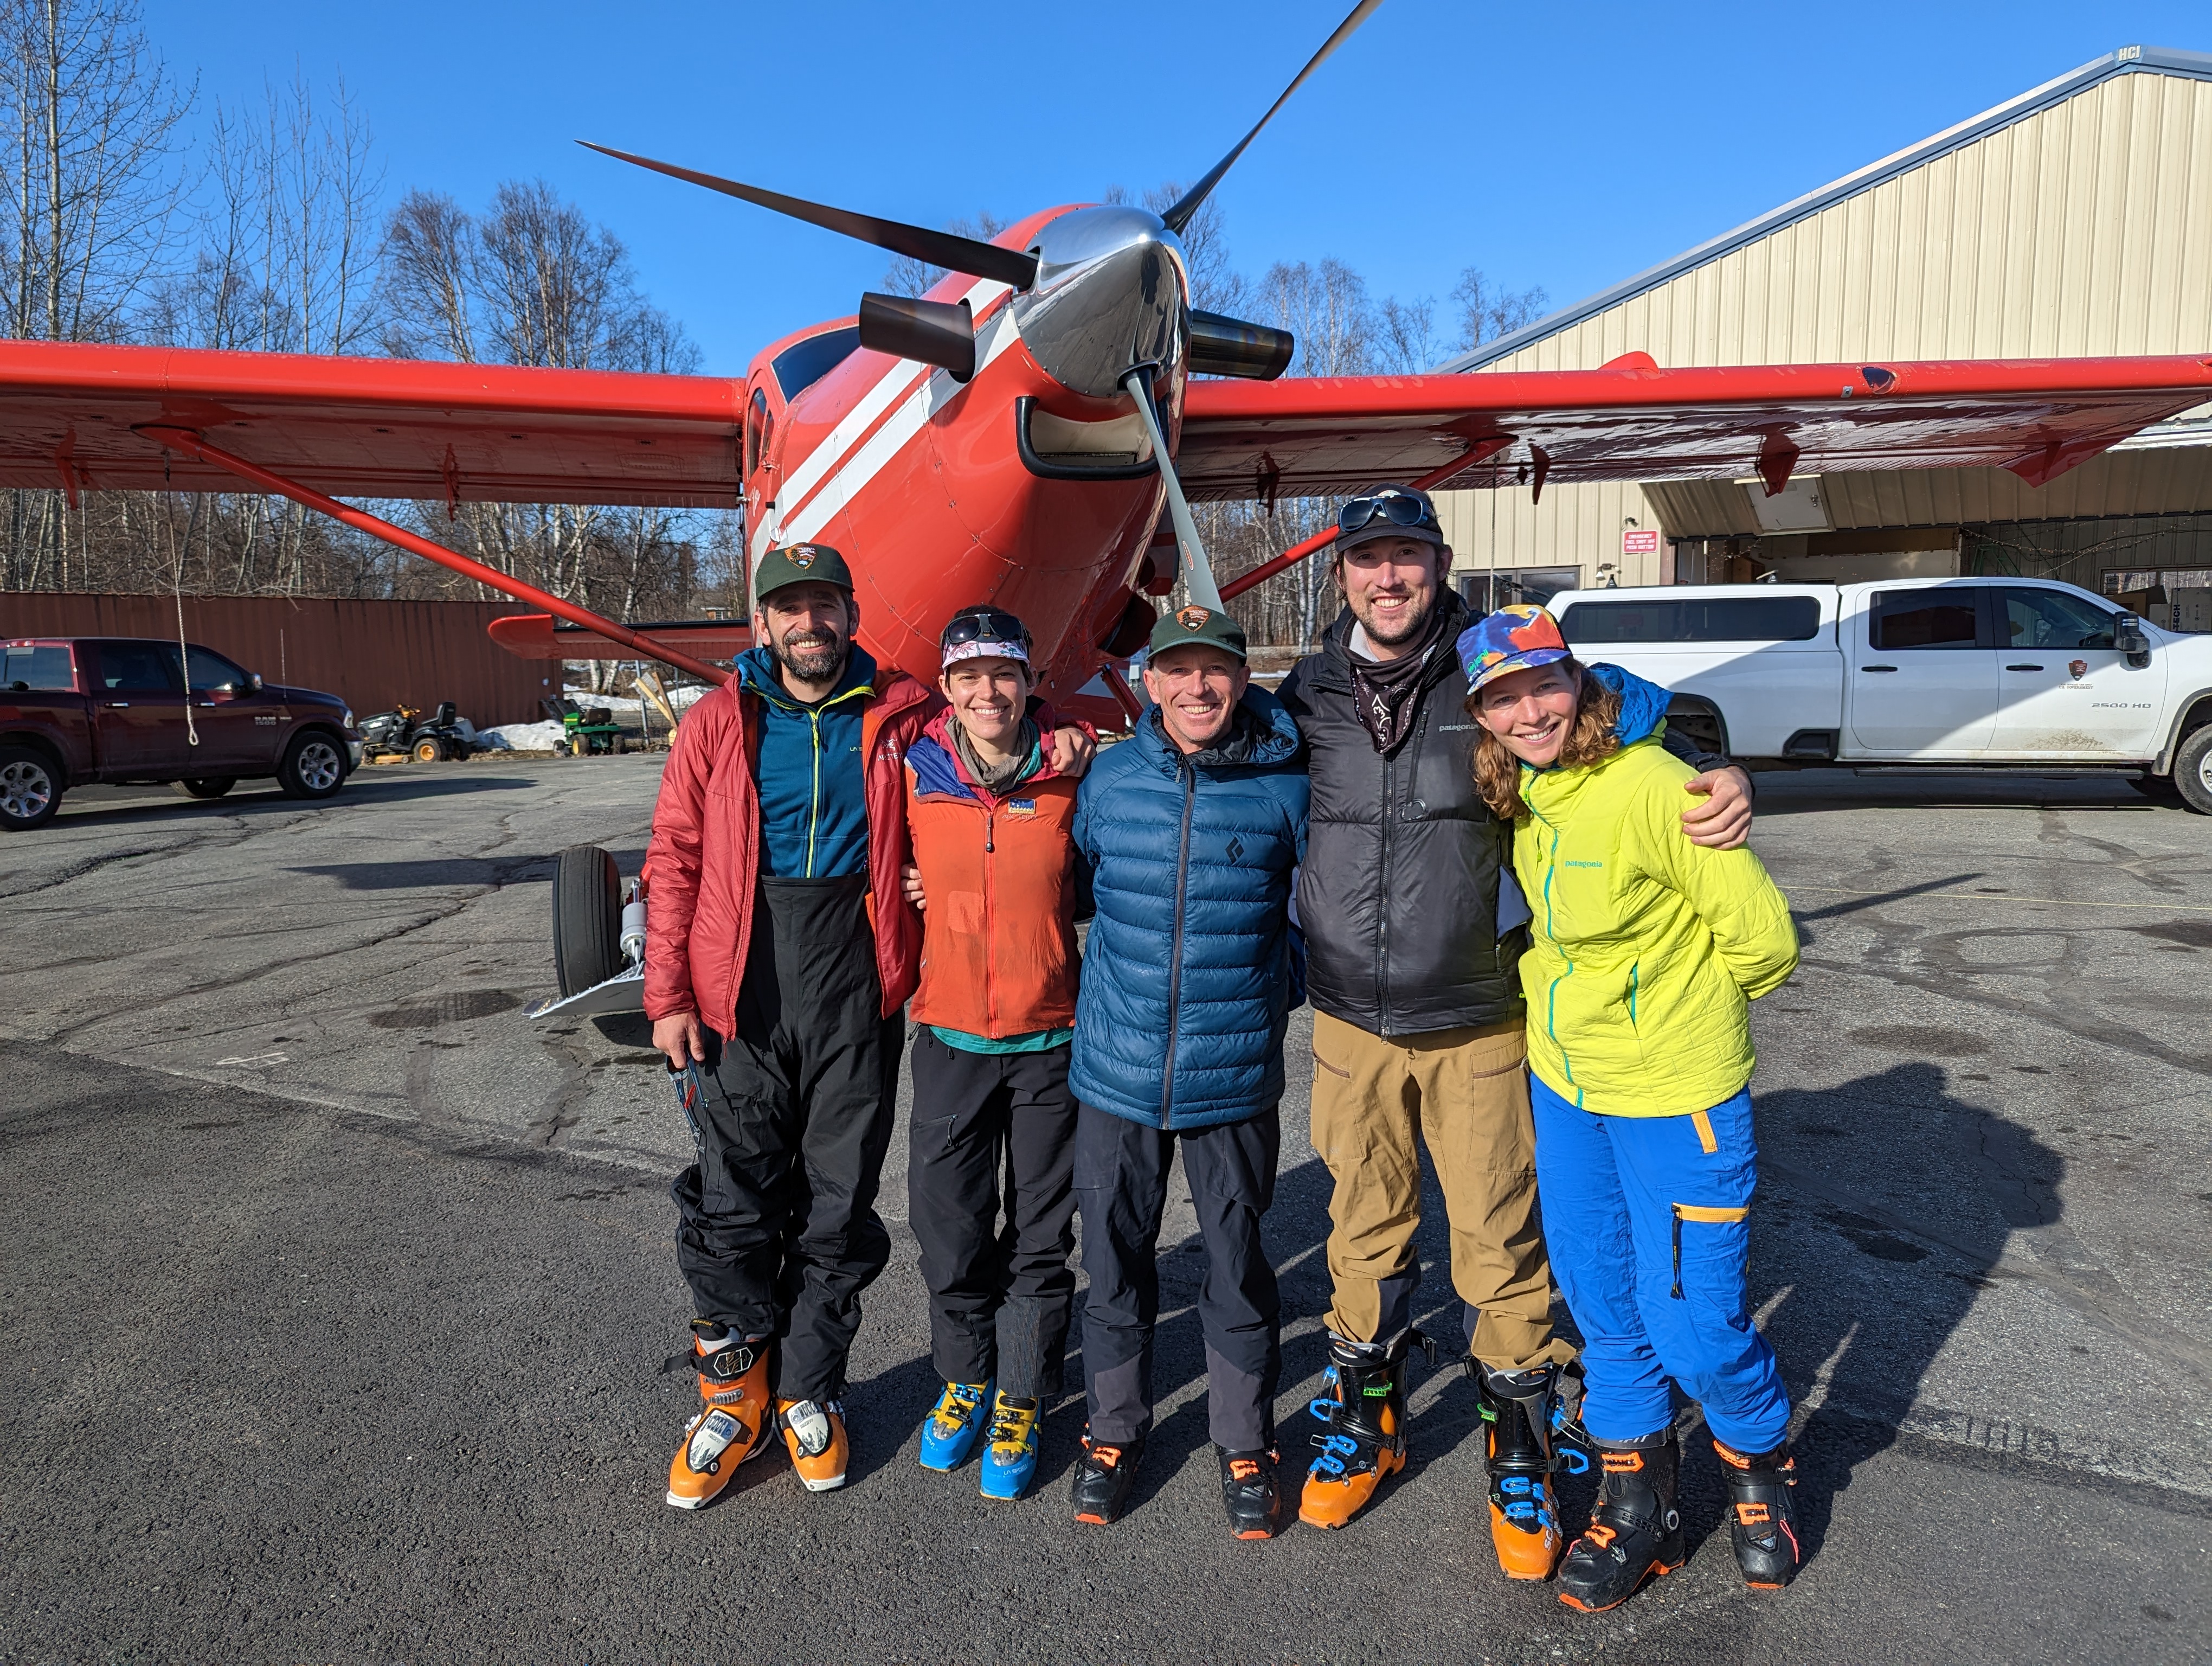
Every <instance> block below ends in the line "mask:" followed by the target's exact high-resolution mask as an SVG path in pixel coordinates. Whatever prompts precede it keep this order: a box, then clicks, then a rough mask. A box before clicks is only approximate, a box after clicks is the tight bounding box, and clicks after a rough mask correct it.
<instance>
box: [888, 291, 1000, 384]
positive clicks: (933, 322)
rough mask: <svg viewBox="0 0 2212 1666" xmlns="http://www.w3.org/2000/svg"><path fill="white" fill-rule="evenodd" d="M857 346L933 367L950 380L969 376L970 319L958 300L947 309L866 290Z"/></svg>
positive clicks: (972, 363)
mask: <svg viewBox="0 0 2212 1666" xmlns="http://www.w3.org/2000/svg"><path fill="white" fill-rule="evenodd" d="M860 345H861V346H863V347H866V348H870V349H872V350H874V351H876V352H878V353H889V354H890V355H891V356H892V357H894V358H900V359H915V360H918V361H919V362H921V363H923V364H933V365H935V366H936V367H937V368H939V369H940V370H944V371H947V372H949V373H950V374H951V377H952V380H954V381H956V382H964V381H966V380H969V378H970V377H971V376H973V375H974V374H975V316H974V314H972V313H970V312H969V310H968V303H967V302H966V301H959V302H957V303H955V304H952V305H947V304H946V303H945V302H944V301H916V300H914V299H912V298H910V297H908V296H906V295H877V294H876V293H874V292H873V291H872V290H871V291H868V292H867V293H866V294H863V295H861V297H860Z"/></svg>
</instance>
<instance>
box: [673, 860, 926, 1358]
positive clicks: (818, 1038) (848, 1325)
mask: <svg viewBox="0 0 2212 1666" xmlns="http://www.w3.org/2000/svg"><path fill="white" fill-rule="evenodd" d="M867 892H868V882H867V879H866V876H865V875H862V874H855V875H852V876H849V877H848V878H844V879H769V878H763V879H762V880H761V882H760V894H759V897H758V898H757V905H756V909H755V912H754V917H753V927H752V942H751V945H750V950H749V952H747V954H746V956H745V976H744V984H743V986H742V987H741V988H740V989H739V991H738V1026H737V1034H735V1035H734V1036H715V1035H714V1033H713V1032H712V1031H709V1032H708V1034H709V1037H710V1040H709V1042H708V1049H709V1053H710V1057H709V1058H708V1091H707V1093H706V1094H705V1095H704V1096H703V1103H702V1105H701V1107H700V1118H699V1136H700V1152H699V1161H698V1162H696V1164H693V1165H692V1166H691V1167H690V1168H688V1169H686V1170H684V1172H683V1173H682V1174H680V1175H678V1177H676V1182H675V1184H674V1185H673V1186H671V1188H670V1192H671V1195H673V1196H674V1198H675V1200H676V1207H677V1210H678V1214H679V1217H680V1219H679V1220H678V1226H677V1232H676V1257H677V1263H678V1266H679V1267H680V1268H682V1269H683V1273H684V1280H685V1282H686V1283H688V1284H689V1285H690V1286H691V1298H692V1302H693V1304H694V1305H695V1306H696V1309H697V1310H698V1314H699V1316H700V1317H701V1318H702V1319H711V1320H714V1321H716V1322H719V1323H721V1324H724V1325H726V1326H728V1327H729V1328H730V1329H732V1330H733V1331H735V1332H737V1333H738V1335H741V1336H748V1337H750V1336H774V1337H775V1338H776V1339H777V1347H776V1349H775V1363H774V1366H773V1371H774V1374H775V1392H776V1393H777V1395H780V1396H781V1397H782V1398H784V1399H788V1400H834V1399H836V1398H837V1397H838V1396H839V1395H842V1393H843V1392H844V1389H845V1365H846V1359H847V1356H848V1354H849V1353H850V1352H851V1350H852V1346H853V1338H854V1335H855V1334H856V1333H857V1332H858V1331H859V1329H860V1292H862V1291H863V1290H866V1288H867V1287H868V1286H870V1285H871V1284H873V1283H874V1282H875V1280H876V1278H877V1275H878V1274H880V1273H882V1271H883V1270H884V1266H885V1265H886V1264H887V1263H888V1262H890V1233H889V1232H887V1231H885V1230H884V1223H883V1220H882V1219H881V1217H879V1216H878V1214H877V1213H876V1208H875V1203H876V1189H877V1186H878V1183H879V1182H880V1181H881V1179H882V1177H883V1168H884V1152H886V1151H887V1150H888V1149H889V1148H890V1134H891V1121H892V1116H893V1110H894V1103H895V1097H894V1096H895V1094H896V1088H897V1084H898V1067H899V1051H900V1049H901V1047H902V1045H903V1044H904V1042H905V1039H906V1022H905V1018H904V1017H903V1015H902V1014H900V1013H893V1014H892V1015H891V1016H890V1018H884V1017H883V1016H882V1007H883V986H882V983H881V982H880V981H879V980H878V977H877V975H876V945H875V934H874V933H873V932H872V930H871V929H870V928H869V926H868V917H867Z"/></svg>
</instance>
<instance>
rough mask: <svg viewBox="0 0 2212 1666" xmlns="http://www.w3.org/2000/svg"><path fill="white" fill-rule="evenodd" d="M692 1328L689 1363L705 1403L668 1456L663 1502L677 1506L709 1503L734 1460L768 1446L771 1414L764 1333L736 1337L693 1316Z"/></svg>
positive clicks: (730, 1475)
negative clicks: (747, 1338)
mask: <svg viewBox="0 0 2212 1666" xmlns="http://www.w3.org/2000/svg"><path fill="white" fill-rule="evenodd" d="M691 1329H692V1333H693V1335H692V1341H691V1368H692V1370H694V1371H697V1372H698V1373H699V1397H700V1398H701V1399H702V1400H703V1401H705V1402H707V1403H706V1406H705V1407H704V1408H702V1410H701V1411H700V1413H699V1414H698V1416H696V1417H695V1418H693V1419H692V1420H691V1421H690V1423H688V1424H687V1425H685V1426H684V1444H682V1445H680V1446H678V1448H677V1449H676V1456H674V1457H673V1458H671V1460H670V1461H669V1464H668V1502H669V1503H670V1504H671V1505H674V1506H675V1507H676V1508H677V1509H678V1510H702V1509H704V1508H705V1507H706V1506H707V1505H710V1504H712V1503H713V1502H714V1500H715V1499H716V1498H717V1497H719V1496H720V1493H721V1491H722V1489H723V1488H724V1487H727V1486H728V1485H729V1484H730V1482H731V1481H732V1480H733V1479H735V1477H736V1475H737V1473H738V1465H739V1464H741V1463H743V1462H744V1461H745V1460H746V1459H747V1458H750V1457H754V1456H758V1455H759V1454H760V1453H761V1452H763V1451H764V1450H767V1445H768V1432H769V1423H770V1421H771V1416H770V1414H769V1392H768V1348H769V1345H768V1340H767V1338H765V1337H759V1338H756V1339H755V1340H753V1341H749V1342H748V1341H738V1338H737V1337H735V1336H733V1335H731V1334H730V1333H728V1332H727V1331H726V1330H724V1329H722V1328H721V1327H720V1325H709V1324H708V1323H706V1322H704V1321H703V1320H696V1319H695V1320H694V1321H692V1324H691ZM710 1335H711V1336H712V1338H713V1340H712V1341H709V1340H708V1338H709V1336H710Z"/></svg>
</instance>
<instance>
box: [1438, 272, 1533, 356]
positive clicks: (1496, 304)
mask: <svg viewBox="0 0 2212 1666" xmlns="http://www.w3.org/2000/svg"><path fill="white" fill-rule="evenodd" d="M1452 300H1453V301H1455V302H1456V303H1458V306H1459V316H1460V329H1459V346H1460V350H1462V352H1468V351H1472V350H1474V349H1475V348H1477V347H1480V346H1481V345H1482V344H1483V343H1485V342H1486V341H1495V340H1497V339H1498V337H1500V336H1510V335H1511V334H1512V333H1513V331H1516V330H1518V329H1519V328H1521V326H1522V325H1524V324H1533V323H1534V322H1535V321H1536V320H1537V319H1539V318H1541V317H1542V316H1543V313H1544V308H1545V307H1546V306H1547V305H1548V304H1549V303H1550V301H1551V297H1550V296H1549V295H1546V294H1545V293H1544V291H1543V290H1542V289H1541V288H1536V289H1522V290H1519V291H1517V292H1516V291H1512V290H1508V289H1500V288H1498V286H1497V285H1495V284H1493V283H1491V281H1490V280H1489V279H1488V278H1486V277H1484V276H1483V275H1482V271H1481V269H1480V267H1475V266H1469V267H1468V269H1467V270H1466V271H1462V273H1461V274H1460V275H1459V282H1458V283H1456V284H1455V285H1453V287H1452Z"/></svg>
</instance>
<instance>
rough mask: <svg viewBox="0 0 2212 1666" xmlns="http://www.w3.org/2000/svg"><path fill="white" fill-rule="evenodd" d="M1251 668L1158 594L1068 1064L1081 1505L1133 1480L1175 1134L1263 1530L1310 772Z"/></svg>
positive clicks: (1112, 1502)
mask: <svg viewBox="0 0 2212 1666" xmlns="http://www.w3.org/2000/svg"><path fill="white" fill-rule="evenodd" d="M1250 675H1251V674H1250V672H1249V671H1248V670H1247V668H1246V666H1245V659H1244V633H1243V630H1241V629H1238V627H1237V623H1236V621H1235V620H1233V619H1231V617H1229V616H1228V615H1227V614H1225V613H1220V612H1217V611H1211V610H1209V609H1206V608H1203V607H1186V608H1183V609H1182V610H1181V611H1178V612H1176V613H1174V614H1171V615H1170V616H1168V617H1165V618H1163V619H1162V620H1161V621H1160V622H1159V624H1158V626H1157V627H1156V628H1155V629H1154V630H1153V632H1152V648H1151V654H1150V655H1149V657H1148V660H1147V662H1146V667H1145V691H1146V693H1147V694H1148V695H1150V696H1152V706H1151V707H1150V708H1148V709H1147V710H1146V713H1145V714H1144V715H1143V716H1142V717H1141V718H1139V720H1138V722H1137V732H1136V734H1135V736H1134V738H1133V739H1131V740H1130V741H1129V742H1128V743H1127V745H1121V746H1116V747H1114V748H1113V749H1112V750H1110V751H1107V752H1105V753H1103V754H1102V755H1101V756H1100V757H1099V759H1098V762H1097V763H1096V764H1094V765H1093V766H1092V767H1091V773H1090V775H1088V776H1087V777H1085V781H1084V783H1083V789H1082V793H1081V796H1080V798H1079V800H1078V806H1077V811H1076V818H1075V828H1074V836H1075V843H1076V847H1077V848H1079V850H1081V851H1082V852H1083V854H1084V855H1085V858H1086V859H1087V860H1089V861H1090V862H1091V865H1092V867H1093V869H1094V879H1093V891H1094V893H1095V895H1096V897H1097V916H1096V917H1095V918H1094V919H1093V921H1091V939H1090V942H1089V945H1088V946H1087V948H1086V949H1085V955H1084V962H1083V980H1082V989H1081V993H1080V994H1079V997H1078V1002H1077V1006H1076V1014H1075V1043H1074V1053H1073V1058H1072V1060H1071V1061H1070V1065H1069V1070H1068V1085H1069V1087H1070V1088H1071V1089H1073V1091H1074V1093H1075V1096H1076V1097H1077V1099H1078V1100H1079V1110H1078V1112H1077V1118H1076V1129H1075V1190H1076V1195H1077V1198H1078V1200H1079V1204H1080V1207H1081V1209H1082V1213H1083V1267H1084V1271H1085V1273H1086V1274H1088V1275H1089V1276H1090V1280H1091V1289H1090V1294H1089V1297H1088V1299H1087V1302H1086V1304H1085V1309H1084V1320H1083V1361H1084V1374H1085V1378H1086V1387H1087V1389H1088V1390H1089V1397H1090V1419H1091V1420H1090V1425H1089V1427H1088V1430H1087V1431H1086V1432H1085V1436H1084V1441H1083V1456H1082V1457H1081V1459H1080V1460H1079V1462H1077V1464H1076V1466H1075V1474H1074V1488H1073V1491H1074V1499H1075V1519H1076V1520H1078V1521H1079V1522H1096V1523H1108V1522H1111V1521H1113V1520H1114V1519H1115V1517H1118V1516H1119V1515H1120V1514H1121V1511H1122V1510H1123V1509H1124V1508H1125V1507H1126V1506H1127V1503H1128V1499H1129V1492H1130V1488H1131V1487H1132V1486H1133V1482H1134V1477H1135V1470H1136V1466H1137V1462H1138V1460H1139V1456H1141V1454H1142V1452H1143V1450H1144V1444H1145V1437H1146V1432H1148V1431H1149V1430H1150V1428H1151V1426H1152V1329H1153V1322H1154V1321H1155V1319H1156V1318H1157V1317H1158V1312H1159V1275H1158V1264H1157V1261H1156V1256H1157V1251H1158V1241H1159V1231H1160V1213H1161V1210H1162V1208H1163V1207H1164V1206H1165V1204H1166V1201H1167V1185H1168V1170H1169V1167H1170V1164H1172V1162H1173V1161H1174V1158H1175V1151H1176V1142H1177V1141H1180V1142H1181V1143H1182V1162H1183V1171H1184V1173H1185V1175H1186V1176H1187V1177H1188V1179H1189V1183H1190V1194H1191V1202H1192V1204H1193V1206H1194V1207H1195V1208H1196V1210H1197V1212H1198V1222H1199V1231H1200V1237H1201V1239H1202V1241H1203V1242H1204V1244H1205V1248H1206V1261H1207V1267H1206V1280H1205V1283H1204V1286H1203V1287H1202V1289H1201V1292H1200V1296H1199V1302H1198V1309H1199V1319H1200V1323H1201V1325H1202V1326H1203V1327H1204V1329H1205V1333H1206V1379H1207V1389H1206V1392H1207V1414H1208V1418H1209V1421H1210V1423H1211V1426H1212V1434H1213V1440H1214V1444H1215V1445H1216V1446H1218V1448H1219V1449H1220V1456H1221V1482H1222V1496H1223V1500H1224V1502H1225V1505H1226V1506H1227V1508H1228V1511H1229V1520H1230V1526H1231V1530H1232V1531H1233V1532H1234V1533H1235V1534H1236V1535H1237V1537H1239V1538H1244V1539H1265V1538H1268V1537H1271V1536H1273V1533H1274V1531H1275V1529H1276V1525H1277V1523H1278V1522H1279V1519H1280V1512H1281V1503H1282V1498H1281V1489H1280V1487H1279V1483H1278V1481H1277V1477H1276V1473H1275V1466H1276V1454H1275V1450H1274V1444H1275V1427H1274V1398H1275V1386H1276V1381H1277V1378H1278V1377H1279V1376H1280V1374H1281V1368H1282V1347H1281V1326H1280V1322H1279V1312H1280V1309H1279V1302H1278V1300H1277V1298H1276V1292H1275V1273H1274V1268H1273V1266H1272V1265H1271V1264H1270V1262H1268V1259H1267V1250H1266V1249H1265V1248H1264V1247H1263V1246H1262V1245H1261V1241H1260V1217H1261V1215H1262V1214H1264V1213H1266V1212H1267V1205H1268V1202H1269V1201H1270V1200H1271V1199H1272V1197H1273V1193H1274V1185H1275V1155H1276V1149H1277V1146H1278V1144H1279V1125H1278V1123H1277V1120H1276V1105H1277V1103H1278V1102H1279V1100H1280V1099H1281V1098H1282V1097H1283V1033H1284V1030H1285V1020H1286V1018H1287V1017H1288V1014H1289V1008H1290V1004H1291V998H1290V993H1289V992H1290V988H1291V978H1290V976H1289V971H1290V956H1291V925H1290V900H1291V873H1292V872H1293V871H1294V870H1295V869H1296V868H1297V864H1298V861H1299V860H1300V858H1301V857H1302V856H1303V855H1304V851H1305V842H1306V777H1305V772H1304V765H1303V762H1302V760H1301V758H1300V755H1299V750H1300V747H1299V740H1298V731H1297V725H1296V724H1295V723H1294V722H1292V721H1291V717H1290V714H1288V713H1287V712H1285V710H1284V709H1283V708H1282V706H1281V705H1280V703H1279V702H1277V701H1276V699H1275V698H1274V696H1273V695H1270V694H1268V693H1267V692H1266V691H1265V690H1261V689H1255V688H1252V687H1250V686H1249V684H1250Z"/></svg>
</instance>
